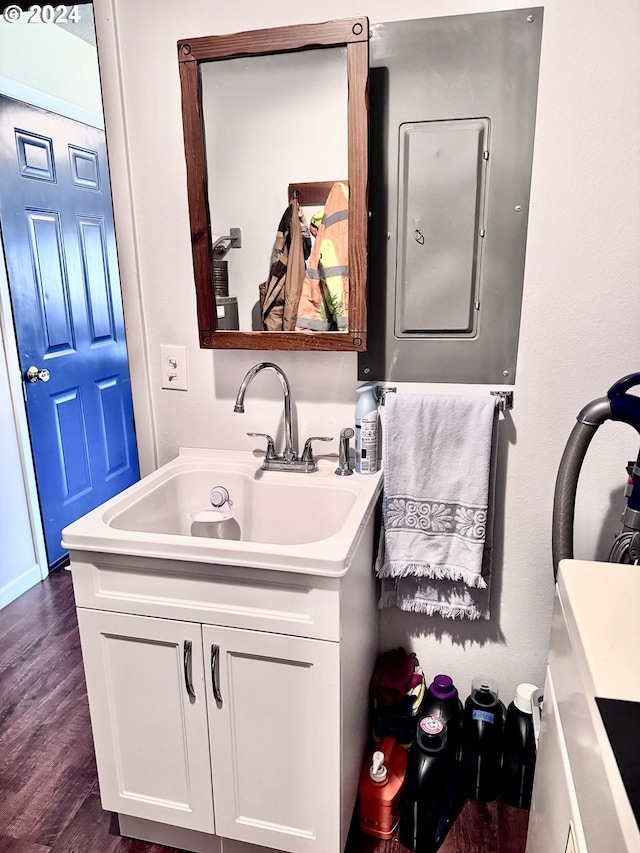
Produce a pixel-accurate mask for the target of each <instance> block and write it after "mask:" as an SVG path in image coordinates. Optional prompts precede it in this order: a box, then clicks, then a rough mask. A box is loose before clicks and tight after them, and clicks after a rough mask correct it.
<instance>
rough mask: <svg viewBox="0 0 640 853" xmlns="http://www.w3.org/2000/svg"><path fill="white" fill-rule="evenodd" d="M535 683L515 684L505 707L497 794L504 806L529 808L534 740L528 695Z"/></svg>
mask: <svg viewBox="0 0 640 853" xmlns="http://www.w3.org/2000/svg"><path fill="white" fill-rule="evenodd" d="M534 690H537V687H536V686H535V684H518V687H517V688H516V696H515V699H514V700H513V702H511V704H510V705H509V707H508V708H507V716H506V720H505V724H504V739H503V752H502V774H501V781H500V793H501V794H502V798H503V799H504V801H505V802H506V803H509V805H511V806H517V807H518V808H520V809H528V808H530V807H531V793H532V791H533V774H534V770H535V766H536V740H535V735H534V732H533V720H532V716H531V694H532V693H533V691H534Z"/></svg>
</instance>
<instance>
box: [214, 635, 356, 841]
mask: <svg viewBox="0 0 640 853" xmlns="http://www.w3.org/2000/svg"><path fill="white" fill-rule="evenodd" d="M202 630H203V641H204V653H205V666H210V664H211V663H212V660H213V662H214V663H213V671H214V673H215V682H216V684H217V685H219V688H220V694H221V697H222V701H221V702H219V701H216V699H215V696H214V691H213V680H212V679H213V673H212V672H210V673H209V674H208V675H209V676H210V677H209V679H208V687H207V704H208V709H209V737H210V742H211V762H212V770H213V790H214V807H215V816H216V828H217V832H218V834H219V835H221V836H223V837H224V838H234V839H237V840H239V841H246V842H251V843H253V844H261V845H264V846H266V847H275V848H276V849H278V850H285V851H292V853H303V851H311V850H327V851H329V850H335V851H337V850H339V848H340V766H339V755H340V687H339V683H338V677H339V671H340V669H339V666H340V661H339V645H338V643H331V642H326V641H321V640H309V639H305V638H301V637H288V636H281V635H278V634H267V633H263V632H261V631H242V630H239V629H235V628H221V627H212V626H209V625H204V626H203V629H202ZM216 649H218V653H217V655H216V653H215V650H216ZM212 651H213V655H212Z"/></svg>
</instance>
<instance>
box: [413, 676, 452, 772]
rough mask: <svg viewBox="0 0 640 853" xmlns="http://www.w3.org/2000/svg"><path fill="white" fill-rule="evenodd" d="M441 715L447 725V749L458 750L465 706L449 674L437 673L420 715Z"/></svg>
mask: <svg viewBox="0 0 640 853" xmlns="http://www.w3.org/2000/svg"><path fill="white" fill-rule="evenodd" d="M427 715H429V716H431V717H440V718H441V719H442V720H444V722H445V724H446V726H447V749H448V750H450V752H451V753H452V754H453V755H456V754H457V752H458V746H459V744H460V731H461V728H462V716H463V708H462V702H461V701H460V697H459V696H458V691H457V690H456V687H455V685H454V683H453V681H452V680H451V678H450V677H449V676H448V675H436V677H435V678H434V679H433V681H432V682H431V684H430V685H429V687H428V689H427V692H426V693H425V697H424V699H423V701H422V706H421V708H420V716H421V717H424V716H427Z"/></svg>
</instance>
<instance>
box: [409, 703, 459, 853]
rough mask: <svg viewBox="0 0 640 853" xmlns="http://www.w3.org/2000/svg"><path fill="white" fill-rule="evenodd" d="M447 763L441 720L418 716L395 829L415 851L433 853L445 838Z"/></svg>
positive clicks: (417, 852) (445, 739)
mask: <svg viewBox="0 0 640 853" xmlns="http://www.w3.org/2000/svg"><path fill="white" fill-rule="evenodd" d="M450 765H451V756H450V753H449V750H448V749H447V730H446V727H445V723H444V721H443V720H441V719H440V718H439V717H431V716H427V717H421V718H420V720H419V722H418V726H417V731H416V739H415V741H414V742H413V744H412V746H411V749H410V750H409V758H408V761H407V772H406V775H405V778H404V788H403V790H402V799H401V804H400V830H399V833H398V837H399V839H400V843H401V844H403V845H404V846H405V847H407V848H408V849H409V850H413V851H414V853H434V851H435V850H437V849H438V847H439V846H440V844H441V843H442V841H443V839H444V836H445V834H446V829H444V830H443V827H446V824H447V821H446V819H443V818H446V816H445V815H444V808H445V804H446V792H447V780H448V775H449V768H450Z"/></svg>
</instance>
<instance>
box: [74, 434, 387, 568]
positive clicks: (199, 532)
mask: <svg viewBox="0 0 640 853" xmlns="http://www.w3.org/2000/svg"><path fill="white" fill-rule="evenodd" d="M261 464H262V460H261V458H259V457H256V456H254V455H253V453H248V452H244V451H226V450H196V449H190V448H182V449H181V450H180V455H179V456H178V457H176V459H174V460H172V461H171V462H169V463H168V464H167V465H164V466H162V467H161V468H159V469H158V470H157V471H155V472H154V473H153V474H150V475H149V476H148V477H145V478H144V479H143V480H141V481H140V482H139V483H136V484H135V485H133V486H131V487H130V488H128V489H127V490H126V491H124V492H122V493H121V494H120V495H117V496H116V497H115V498H112V499H111V500H110V501H108V502H107V503H105V504H103V505H102V506H100V507H98V508H97V509H95V510H93V511H92V512H90V513H88V514H87V515H85V516H84V517H83V518H81V519H79V520H78V521H76V522H74V523H73V524H71V525H69V527H67V528H65V530H63V533H62V535H63V545H64V547H65V548H68V549H69V550H75V551H78V550H82V551H99V552H110V553H119V554H135V555H145V556H150V557H164V558H167V559H173V560H175V559H181V560H189V561H193V562H200V563H202V562H208V563H218V564H223V565H245V566H257V567H260V568H274V569H286V570H288V571H297V572H305V573H313V574H322V575H341V574H344V573H345V572H346V571H347V569H348V565H349V561H350V558H351V556H352V554H353V551H354V549H355V547H356V546H357V542H358V539H359V534H360V532H361V531H362V529H363V528H364V525H365V523H366V521H367V520H368V519H369V517H370V515H371V513H372V512H373V508H374V506H375V502H376V499H377V497H378V495H379V493H380V490H381V487H382V478H381V474H380V473H378V474H374V475H366V476H362V475H358V474H354V475H352V476H351V477H338V476H336V475H335V474H334V471H335V468H336V462H335V460H327V459H321V460H319V470H318V471H316V472H315V473H313V474H300V473H286V472H284V473H282V472H276V471H262V469H261ZM214 486H224V487H225V488H226V489H227V491H228V492H229V495H230V498H231V501H232V502H233V503H232V512H233V518H232V519H227V520H225V521H221V522H215V521H214V522H211V521H208V520H207V521H204V522H201V521H193V520H192V519H190V518H189V515H190V514H191V515H193V513H194V512H196V511H198V510H201V509H203V508H205V507H207V506H209V494H210V492H211V489H212V488H213V487H214ZM205 517H207V516H206V515H205ZM209 517H210V516H209Z"/></svg>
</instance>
